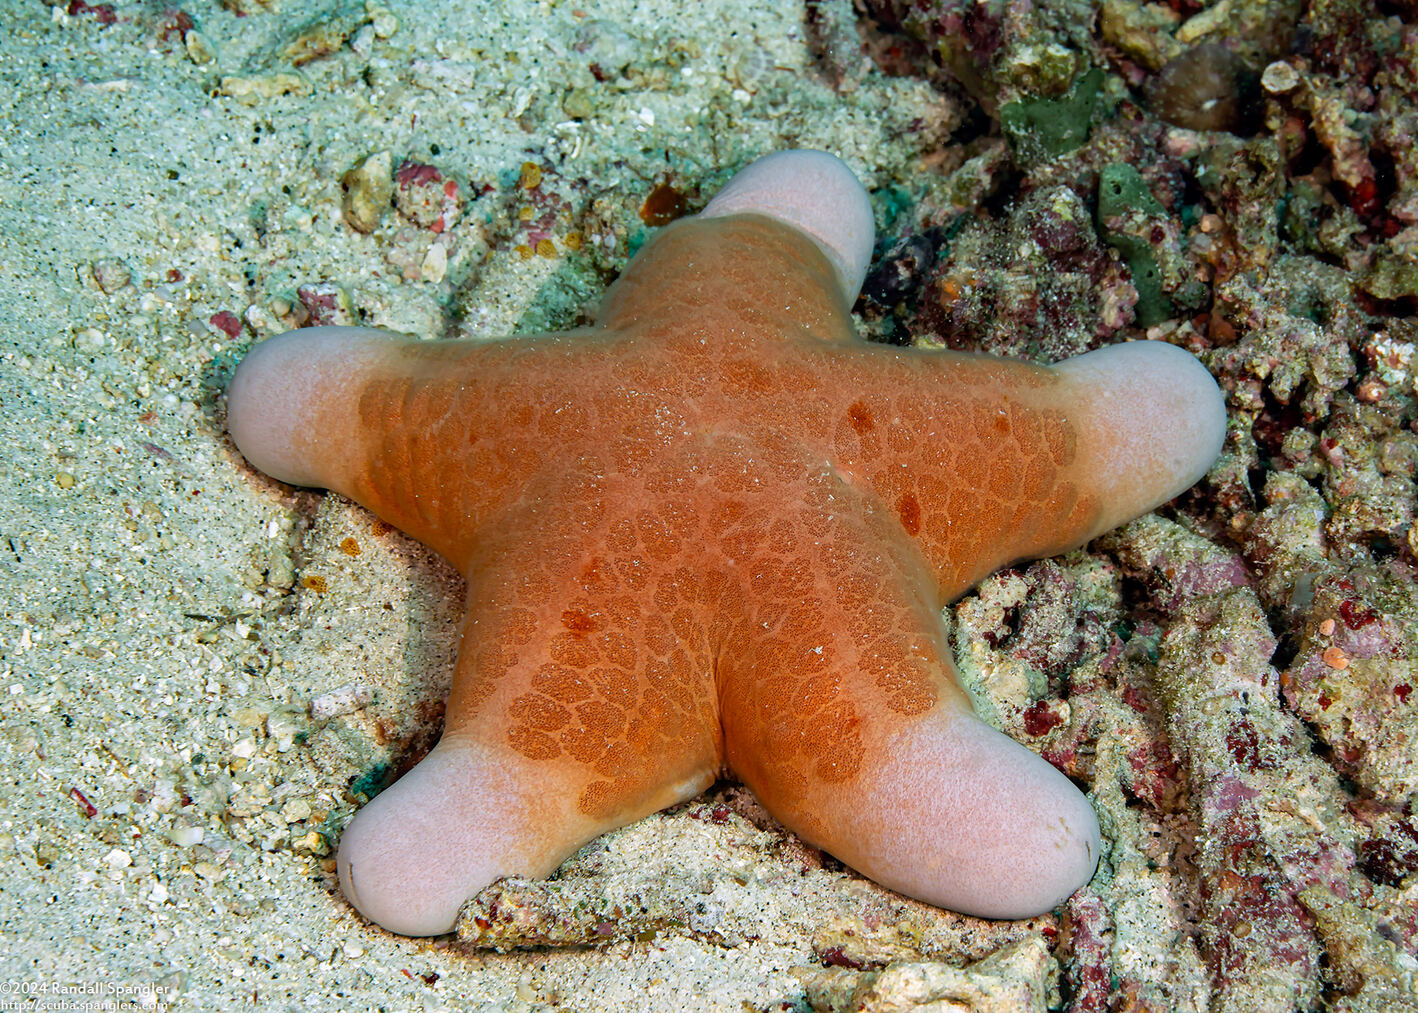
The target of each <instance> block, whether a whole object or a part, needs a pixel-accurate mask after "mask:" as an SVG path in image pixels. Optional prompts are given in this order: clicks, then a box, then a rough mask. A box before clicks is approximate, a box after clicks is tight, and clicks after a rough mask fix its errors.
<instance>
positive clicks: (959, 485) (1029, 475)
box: [818, 341, 1226, 600]
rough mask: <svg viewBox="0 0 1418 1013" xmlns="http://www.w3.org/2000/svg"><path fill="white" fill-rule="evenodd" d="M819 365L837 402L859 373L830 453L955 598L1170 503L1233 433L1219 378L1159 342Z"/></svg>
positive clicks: (881, 357) (869, 354)
mask: <svg viewBox="0 0 1418 1013" xmlns="http://www.w3.org/2000/svg"><path fill="white" fill-rule="evenodd" d="M821 359H822V360H823V362H822V365H821V366H819V367H818V368H819V369H820V370H821V371H822V373H823V374H824V375H831V376H835V377H837V378H838V386H837V388H836V389H838V390H842V389H843V387H842V384H841V378H842V377H843V376H851V375H853V373H857V374H859V375H860V376H861V380H860V382H859V383H858V384H857V385H856V387H855V388H853V387H852V386H851V385H850V384H848V385H846V393H844V394H842V395H839V397H838V398H837V400H836V401H835V403H833V405H832V407H831V409H830V410H829V411H828V412H827V413H826V415H825V420H826V425H825V426H824V427H823V432H822V436H821V438H822V441H823V445H824V453H825V454H826V455H827V456H829V457H830V458H831V459H832V460H833V461H834V463H835V464H836V466H837V467H839V468H841V469H842V470H843V471H844V472H847V473H850V474H853V475H855V476H857V477H858V478H859V479H860V480H862V481H864V482H865V483H867V484H869V485H870V486H871V487H872V488H873V489H874V490H875V492H876V493H877V495H878V496H879V497H880V498H881V499H882V501H883V502H884V503H885V504H886V505H887V506H888V507H889V508H890V509H892V510H893V511H894V512H895V513H896V515H897V517H898V519H899V521H900V523H901V527H902V529H903V530H904V531H905V533H906V534H907V535H909V536H910V537H911V538H912V539H914V540H916V542H917V544H918V545H919V546H920V548H921V551H922V552H923V553H925V555H926V557H927V558H928V559H929V560H930V562H931V565H932V568H933V570H934V572H935V574H936V576H937V580H938V582H939V587H940V591H941V594H942V596H943V597H944V598H945V599H946V600H950V599H952V598H954V597H956V596H957V595H959V594H961V593H962V592H964V591H965V590H966V589H968V588H970V587H971V586H973V585H974V584H975V583H976V582H978V581H979V580H980V579H981V578H982V577H984V576H986V575H987V574H989V573H991V572H993V571H994V570H996V569H998V568H999V567H1001V566H1003V565H1006V564H1009V563H1013V562H1016V561H1018V560H1021V559H1036V558H1039V557H1042V556H1050V555H1055V554H1057V553H1060V552H1063V551H1066V550H1068V549H1072V548H1075V547H1077V546H1079V545H1082V544H1083V543H1085V542H1087V541H1089V540H1090V539H1092V538H1094V537H1095V536H1097V535H1099V534H1101V533H1103V532H1104V531H1108V530H1110V529H1112V528H1114V527H1116V526H1117V525H1119V524H1121V523H1123V522H1124V521H1127V520H1130V519H1132V518H1133V517H1137V516H1140V515H1141V514H1144V513H1146V512H1147V511H1149V510H1151V509H1153V508H1154V507H1156V506H1158V505H1159V504H1161V503H1164V502H1166V501H1167V500H1169V499H1171V498H1172V497H1174V496H1176V495H1177V494H1178V493H1180V492H1181V491H1182V490H1184V489H1186V488H1188V487H1189V486H1191V485H1192V484H1193V483H1194V482H1196V481H1197V479H1199V478H1200V477H1201V476H1202V475H1203V474H1205V472H1206V470H1207V469H1208V468H1209V467H1210V465H1211V462H1212V461H1213V460H1215V458H1216V455H1217V453H1218V452H1219V451H1220V449H1221V442H1222V439H1223V437H1224V435H1225V425H1226V415H1225V407H1224V404H1223V402H1222V399H1221V394H1220V391H1219V390H1218V389H1217V387H1216V383H1215V381H1214V380H1212V378H1211V375H1210V374H1209V373H1208V372H1207V371H1206V369H1205V368H1204V367H1202V366H1201V364H1200V363H1198V362H1197V361H1196V359H1195V358H1194V357H1192V356H1191V355H1189V354H1188V353H1186V352H1184V351H1182V350H1181V349H1178V348H1174V347H1173V346H1171V345H1167V344H1164V343H1162V342H1155V341H1141V342H1135V343H1131V344H1125V345H1115V346H1111V347H1108V348H1104V349H1101V350H1099V351H1096V352H1090V353H1088V354H1086V355H1082V356H1078V357H1077V358H1074V359H1069V360H1067V361H1065V362H1063V363H1060V364H1058V365H1056V366H1053V367H1046V366H1037V365H1034V364H1031V363H1024V362H1013V361H1008V360H1003V359H998V358H994V357H991V356H982V355H968V354H963V353H958V352H941V351H922V350H904V351H903V350H894V349H885V348H880V347H872V348H863V349H860V350H859V349H842V350H840V351H838V350H830V351H824V352H822V353H821ZM824 386H825V384H824Z"/></svg>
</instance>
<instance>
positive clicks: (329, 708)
mask: <svg viewBox="0 0 1418 1013" xmlns="http://www.w3.org/2000/svg"><path fill="white" fill-rule="evenodd" d="M373 699H374V691H373V690H372V689H370V688H369V687H368V686H366V685H365V684H364V683H361V682H351V683H346V684H345V685H343V686H341V687H340V688H339V689H332V690H331V691H330V692H328V693H322V694H321V695H320V696H317V697H316V698H315V699H313V700H311V701H310V717H311V720H313V721H325V720H328V719H330V718H337V717H341V716H342V715H345V714H353V713H354V712H355V711H357V710H363V709H364V708H365V707H367V706H369V702H370V701H371V700H373Z"/></svg>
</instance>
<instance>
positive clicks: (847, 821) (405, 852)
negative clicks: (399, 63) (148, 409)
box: [228, 152, 1225, 935]
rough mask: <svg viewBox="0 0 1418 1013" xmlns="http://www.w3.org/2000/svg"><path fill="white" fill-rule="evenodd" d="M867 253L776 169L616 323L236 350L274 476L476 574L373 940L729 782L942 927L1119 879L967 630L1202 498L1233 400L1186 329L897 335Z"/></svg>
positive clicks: (859, 222) (680, 241) (859, 208)
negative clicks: (476, 337)
mask: <svg viewBox="0 0 1418 1013" xmlns="http://www.w3.org/2000/svg"><path fill="white" fill-rule="evenodd" d="M871 244H872V219H871V208H870V204H869V203H868V201H867V197H866V193H865V191H864V190H863V189H862V187H861V184H860V183H858V182H857V180H856V178H855V177H854V176H853V175H852V174H851V172H850V171H849V170H848V169H847V168H846V167H845V166H844V165H843V164H842V163H841V162H839V161H838V160H837V159H836V158H834V157H833V156H831V155H828V154H826V153H823V152H784V153H779V154H777V155H771V156H768V157H767V158H764V159H761V160H759V161H758V162H755V163H754V164H752V165H750V166H749V167H747V168H746V169H744V170H743V171H742V172H741V173H739V175H738V176H736V177H735V178H734V179H733V180H732V181H730V183H729V184H728V185H727V186H726V187H725V189H724V190H723V191H721V192H720V194H719V195H718V196H717V197H716V198H715V199H714V200H713V201H711V202H710V203H709V205H708V207H706V208H705V209H704V211H703V212H702V213H701V214H699V215H698V216H696V217H694V218H691V219H686V220H683V221H680V222H677V223H675V224H673V225H671V226H669V227H668V228H666V229H664V230H663V231H662V232H661V233H659V235H657V236H656V237H655V238H654V240H653V241H651V242H650V243H648V244H647V245H646V246H645V248H644V249H643V250H641V252H640V253H639V255H638V256H637V257H636V258H635V259H634V260H633V261H632V262H631V263H630V265H629V266H628V267H627V268H626V270H625V273H624V274H623V275H622V276H621V277H620V279H619V280H618V281H617V282H616V283H615V284H614V285H613V286H612V287H611V289H610V290H609V291H608V292H607V294H606V296H605V299H604V301H603V302H602V304H601V307H600V310H599V313H598V314H597V318H596V323H595V324H594V325H593V326H591V327H588V328H584V329H581V330H577V331H572V332H568V333H564V334H551V335H542V336H538V337H533V338H509V339H505V340H498V341H419V340H415V339H410V338H401V337H396V336H393V335H389V334H386V333H383V332H380V331H375V330H370V329H361V328H337V327H317V328H310V329H308V330H303V331H295V332H291V333H289V334H285V335H282V336H280V337H277V338H273V339H271V340H269V341H266V342H264V343H262V344H260V345H258V346H256V347H255V348H254V349H253V350H252V351H251V353H250V354H249V355H248V356H247V358H246V359H245V361H243V362H242V364H241V366H240V368H239V369H238V370H237V372H236V375H235V376H234V377H233V379H232V382H231V385H230V389H229V391H228V412H229V417H228V423H229V428H230V432H231V434H232V437H233V439H234V440H235V442H236V445H237V446H238V447H239V448H240V450H241V452H242V453H243V454H244V455H245V456H246V458H247V460H248V461H250V462H251V463H252V464H253V465H255V466H256V467H257V468H259V469H260V470H262V471H264V472H266V473H267V474H269V475H272V476H274V477H276V478H279V479H281V480H283V481H286V482H290V483H292V484H297V485H308V486H323V487H325V488H329V489H334V490H336V491H338V492H340V493H342V494H344V495H346V496H349V497H350V498H352V499H353V500H355V501H356V502H358V503H361V504H363V505H364V506H366V507H368V508H369V509H371V510H373V511H374V512H375V513H377V514H378V515H379V516H380V517H382V518H384V519H385V520H387V521H389V522H390V523H392V524H394V525H397V526H398V527H400V528H402V529H403V530H404V531H406V532H408V533H409V534H411V535H413V536H414V537H416V538H418V539H420V540H421V541H423V542H424V543H425V544H427V545H429V546H431V547H432V548H433V549H435V550H437V551H438V552H440V553H442V554H443V555H444V556H445V557H447V558H448V559H449V560H450V561H451V562H452V563H453V564H454V565H455V566H456V567H457V568H458V569H459V570H460V571H461V572H462V573H463V575H464V576H465V577H466V579H467V585H468V599H467V617H466V620H465V622H464V626H463V631H462V645H461V649H460V652H459V657H458V662H457V669H456V672H455V675H454V680H453V688H452V692H451V695H450V697H449V700H448V707H447V719H446V726H445V729H444V733H443V738H442V740H441V741H440V742H439V744H438V746H437V747H436V748H435V749H434V750H433V751H432V752H431V753H430V754H429V755H428V756H427V757H426V758H425V759H424V760H423V762H422V763H420V764H419V765H418V766H417V767H416V768H415V769H414V770H413V771H411V772H410V773H409V774H407V775H406V776H405V777H404V778H403V779H401V780H400V781H399V782H397V783H396V784H395V785H394V786H393V787H391V788H390V789H388V790H387V791H385V792H384V793H383V794H381V795H379V796H378V797H376V798H375V799H374V800H373V801H372V802H370V803H369V805H368V806H366V807H365V808H364V810H362V811H361V812H360V813H359V814H358V815H357V816H356V817H355V819H354V820H353V821H352V822H351V823H350V825H349V826H348V827H347V828H346V829H345V832H344V835H343V839H342V841H341V845H340V853H339V862H338V864H339V870H340V879H341V884H342V887H343V890H344V893H345V896H346V897H348V898H349V899H350V901H352V902H353V903H354V905H355V906H356V907H357V908H358V909H359V910H360V911H361V912H362V913H363V914H364V915H365V916H366V917H368V918H370V919H371V920H373V921H376V922H378V923H380V924H382V925H384V926H385V927H387V928H389V929H391V930H393V931H396V932H400V933H405V934H409V935H430V934H436V933H441V932H446V931H448V930H449V929H450V928H451V927H452V925H453V923H454V921H455V919H456V915H457V912H458V909H459V907H460V906H461V905H462V903H463V902H464V901H465V900H466V899H467V898H469V897H471V896H472V895H473V894H475V893H477V892H478V891H479V890H481V889H482V888H483V887H484V886H486V885H488V884H489V883H491V882H492V881H493V880H495V879H497V878H499V877H502V876H506V875H512V874H520V875H530V876H541V875H545V874H548V873H550V872H551V871H552V870H554V869H555V868H556V867H557V866H558V865H559V864H560V863H561V862H562V861H563V860H564V859H565V858H566V857H567V856H568V855H570V854H571V853H572V852H573V851H575V850H576V848H578V847H579V846H581V845H582V844H583V843H585V842H586V841H588V840H590V839H592V838H593V837H595V836H597V835H598V834H601V833H603V832H605V831H606V830H609V829H611V828H613V827H617V826H621V825H623V824H625V823H628V822H631V821H633V820H636V819H639V818H640V817H642V816H645V815H647V814H649V813H652V812H654V811H656V810H658V809H661V808H663V807H665V806H667V805H671V804H673V803H676V802H679V801H682V800H685V799H688V798H691V797H692V796H694V795H696V794H698V793H699V792H701V791H703V790H704V789H705V788H706V787H708V786H709V785H710V784H711V783H712V782H713V781H714V780H715V779H716V778H718V777H721V776H724V775H725V774H730V775H732V776H734V777H737V778H739V779H740V780H742V781H743V782H744V783H745V784H747V785H748V786H749V787H750V788H751V789H752V790H753V792H754V793H755V794H756V795H757V796H758V798H759V799H760V801H762V803H763V804H764V806H765V807H767V809H768V810H769V811H770V812H771V813H773V815H774V816H775V817H777V818H778V819H779V820H780V821H781V822H782V823H783V824H784V825H785V826H787V827H788V828H790V829H791V830H793V831H794V832H796V833H797V834H799V835H800V836H801V837H802V838H804V839H805V840H807V841H809V842H811V843H813V844H815V845H818V846H820V847H821V848H823V849H825V850H826V851H829V852H831V853H832V854H833V855H836V856H837V857H838V858H840V859H842V860H843V861H844V862H846V863H847V864H849V865H851V866H852V867H854V868H855V869H857V870H859V871H861V872H862V873H864V874H866V875H868V876H870V877H871V878H872V879H874V880H876V881H877V882H879V883H882V884H883V885H885V886H888V887H891V888H893V889H896V890H899V891H901V892H903V893H906V894H910V895H912V896H914V897H917V898H920V899H922V900H925V901H928V902H930V903H933V904H937V905H940V906H942V907H947V908H951V909H954V910H957V911H962V912H966V913H971V914H978V915H983V916H988V917H1006V918H1009V917H1023V916H1027V915H1032V914H1036V913H1039V912H1042V911H1045V910H1048V909H1049V908H1051V907H1053V906H1054V905H1056V904H1057V903H1059V902H1060V901H1062V900H1063V899H1064V898H1065V897H1067V896H1068V895H1069V894H1070V893H1071V892H1072V891H1073V890H1074V889H1076V888H1077V887H1078V886H1080V885H1082V884H1083V883H1085V882H1086V881H1087V880H1088V879H1089V877H1090V876H1091V875H1092V873H1093V870H1094V868H1095V866H1096V863H1097V860H1098V855H1099V838H1098V825H1097V821H1096V818H1095V816H1094V814H1093V810H1092V808H1091V807H1090V806H1089V804H1088V801H1087V800H1086V799H1085V798H1084V796H1083V795H1082V794H1080V793H1079V791H1078V790H1077V789H1076V788H1075V787H1074V786H1073V785H1072V784H1071V783H1070V782H1069V780H1068V779H1067V778H1066V777H1064V776H1063V775H1062V774H1061V773H1059V772H1058V771H1057V770H1055V769H1054V768H1053V767H1051V766H1050V765H1049V764H1048V763H1046V762H1044V761H1043V760H1042V759H1040V758H1039V757H1038V756H1037V755H1035V754H1034V753H1032V752H1030V751H1029V750H1028V749H1025V748H1024V747H1023V746H1021V745H1019V744H1018V743H1016V742H1014V741H1013V740H1011V739H1009V738H1008V737H1006V736H1004V735H1002V734H1001V733H999V732H998V731H996V730H995V729H993V728H991V727H990V726H988V725H987V724H985V723H984V722H982V721H981V720H980V719H979V718H977V717H976V716H975V713H974V711H973V709H972V708H971V705H970V702H969V700H968V698H967V697H966V695H965V693H964V691H963V690H962V689H961V687H960V685H959V683H958V682H957V680H956V677H955V673H954V670H953V668H952V666H951V660H950V648H949V645H948V644H947V641H946V635H945V632H944V629H943V627H942V624H941V619H940V610H941V608H942V606H943V605H944V604H945V603H946V602H948V601H950V600H951V599H952V598H954V597H956V596H958V595H959V594H961V593H962V592H964V591H965V590H966V589H967V588H969V587H970V586H971V585H972V584H974V583H975V582H976V581H978V580H979V579H980V578H981V577H983V576H985V575H986V574H988V573H989V572H990V571H992V570H994V569H996V568H997V567H999V566H1001V565H1003V564H1006V563H1009V562H1011V561H1014V560H1019V559H1023V558H1029V557H1037V556H1044V555H1050V554H1053V553H1057V552H1061V551H1063V550H1065V549H1068V548H1071V547H1073V546H1077V545H1080V544H1082V543H1084V542H1086V541H1087V540H1088V539H1090V538H1092V537H1094V536H1095V535H1097V534H1099V533H1101V532H1103V531H1105V530H1107V529H1109V528H1111V527H1113V526H1115V525H1117V524H1119V523H1121V522H1123V521H1124V520H1127V519H1129V518H1131V517H1134V516H1137V515H1139V514H1142V513H1145V512H1146V511H1148V510H1150V509H1152V508H1153V507H1154V506H1156V505H1157V504H1159V503H1161V502H1163V501H1165V500H1167V499H1169V498H1171V497H1172V496H1175V495H1176V494H1177V493H1178V492H1180V491H1182V490H1183V489H1185V488H1186V487H1187V486H1189V485H1191V484H1192V483H1193V482H1194V481H1196V480H1197V479H1198V478H1199V477H1200V476H1201V475H1202V474H1203V473H1205V471H1206V469H1207V468H1208V467H1209V465H1210V463H1211V462H1212V460H1214V458H1215V457H1216V455H1217V453H1218V452H1219V449H1220V445H1221V439H1222V435H1223V433H1224V423H1225V414H1224V409H1223V406H1222V402H1221V398H1220V394H1219V391H1218V390H1217V387H1216V385H1215V383H1214V382H1213V380H1212V379H1211V377H1210V375H1209V374H1208V373H1207V372H1206V370H1205V369H1204V368H1203V367H1202V366H1201V365H1200V364H1199V363H1198V362H1197V361H1196V360H1195V359H1194V358H1192V357H1191V356H1190V355H1188V354H1187V353H1186V352H1184V351H1181V350H1180V349H1177V348H1174V347H1172V346H1170V345H1166V344H1162V343H1158V342H1137V343H1133V344H1124V345H1116V346H1112V347H1109V348H1105V349H1101V350H1099V351H1095V352H1091V353H1089V354H1087V355H1083V356H1080V357H1078V358H1076V359H1071V360H1068V361H1067V362H1065V363H1062V364H1061V365H1058V366H1056V367H1053V368H1045V367H1040V366H1035V365H1030V364H1026V363H1021V362H1011V361H1007V360H1003V359H997V358H991V357H987V356H974V355H965V354H957V353H948V352H939V351H926V350H919V349H899V348H890V347H886V346H882V345H870V344H867V343H865V342H863V341H861V340H860V339H859V338H857V337H856V336H855V335H854V333H853V329H852V324H851V318H850V312H849V306H850V301H851V299H852V298H853V296H854V295H855V293H856V291H857V289H858V287H859V286H860V283H861V280H862V276H863V274H864V272H865V269H866V265H867V261H868V259H869V256H870V251H871Z"/></svg>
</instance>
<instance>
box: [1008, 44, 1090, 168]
mask: <svg viewBox="0 0 1418 1013" xmlns="http://www.w3.org/2000/svg"><path fill="white" fill-rule="evenodd" d="M1102 85H1103V72H1102V71H1101V70H1099V69H1098V68H1097V67H1094V68H1093V69H1092V70H1090V71H1088V72H1087V73H1086V74H1084V75H1083V76H1082V77H1080V78H1079V79H1078V80H1077V81H1076V82H1075V83H1074V86H1073V88H1072V89H1071V90H1070V91H1069V93H1068V94H1067V95H1064V96H1063V97H1061V98H1029V99H1016V100H1015V101H1013V102H1009V103H1007V104H1005V105H1004V106H1001V107H1000V111H999V119H1000V126H1001V127H1002V128H1003V130H1004V136H1005V138H1006V139H1007V140H1008V141H1009V146H1010V150H1012V151H1013V152H1014V157H1015V159H1016V160H1017V161H1019V162H1020V163H1021V164H1024V165H1032V164H1034V163H1037V162H1043V161H1047V160H1048V159H1050V158H1054V157H1056V156H1058V155H1062V154H1066V153H1067V152H1070V151H1072V150H1073V149H1075V148H1077V147H1079V146H1080V145H1082V144H1083V142H1084V141H1086V140H1088V130H1089V127H1090V126H1092V123H1093V110H1094V108H1095V107H1096V106H1097V104H1098V92H1099V89H1100V88H1101V87H1102Z"/></svg>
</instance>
